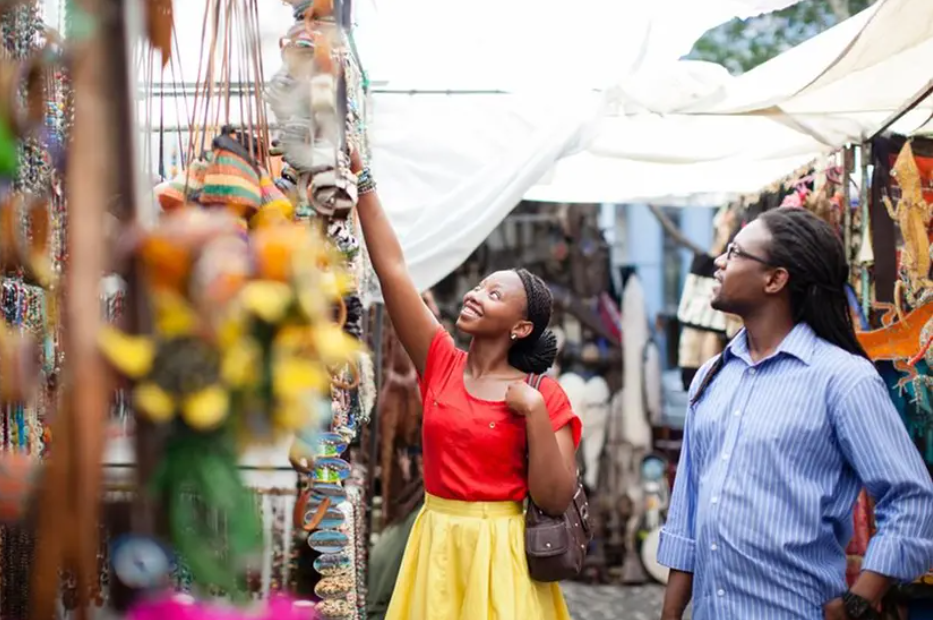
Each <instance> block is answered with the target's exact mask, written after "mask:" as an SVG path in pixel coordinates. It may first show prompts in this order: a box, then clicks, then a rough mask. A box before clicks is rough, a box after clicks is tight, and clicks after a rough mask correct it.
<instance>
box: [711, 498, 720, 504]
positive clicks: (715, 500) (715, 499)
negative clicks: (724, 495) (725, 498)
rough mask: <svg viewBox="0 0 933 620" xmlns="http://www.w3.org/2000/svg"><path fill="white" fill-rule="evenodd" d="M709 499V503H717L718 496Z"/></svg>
mask: <svg viewBox="0 0 933 620" xmlns="http://www.w3.org/2000/svg"><path fill="white" fill-rule="evenodd" d="M709 501H710V503H711V504H718V503H719V498H718V497H714V498H713V499H711V500H709Z"/></svg>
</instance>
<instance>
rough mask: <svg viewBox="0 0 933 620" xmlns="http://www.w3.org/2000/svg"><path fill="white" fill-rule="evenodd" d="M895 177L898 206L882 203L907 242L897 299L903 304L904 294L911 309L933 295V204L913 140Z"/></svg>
mask: <svg viewBox="0 0 933 620" xmlns="http://www.w3.org/2000/svg"><path fill="white" fill-rule="evenodd" d="M891 174H892V176H893V177H894V178H895V179H896V180H897V183H898V185H899V186H900V189H901V195H900V199H899V200H898V201H897V206H895V205H894V204H893V203H892V202H891V199H890V198H889V197H887V196H884V197H883V198H882V200H883V201H884V206H885V208H886V209H887V211H888V215H890V216H891V219H893V220H894V221H895V222H897V224H898V227H899V228H900V230H901V237H903V239H904V245H903V247H902V249H901V253H900V254H901V256H900V267H901V271H902V274H903V276H902V279H900V280H898V281H897V282H896V283H895V288H894V297H895V299H896V300H899V299H900V298H901V296H902V294H903V296H904V298H906V300H907V301H908V303H909V304H910V305H915V304H918V303H921V302H922V301H924V300H926V299H928V298H929V296H930V295H931V294H933V280H931V279H930V267H931V260H933V258H931V256H933V244H931V243H930V232H929V226H930V222H931V221H933V204H931V203H928V202H927V201H926V200H925V199H924V195H923V181H922V179H921V175H920V168H919V167H918V166H917V161H916V159H915V158H914V152H913V148H912V147H911V146H910V140H908V141H906V142H905V143H904V147H903V148H902V149H901V152H900V153H899V154H898V156H897V159H896V160H895V162H894V167H893V168H892V170H891ZM901 320H903V316H901Z"/></svg>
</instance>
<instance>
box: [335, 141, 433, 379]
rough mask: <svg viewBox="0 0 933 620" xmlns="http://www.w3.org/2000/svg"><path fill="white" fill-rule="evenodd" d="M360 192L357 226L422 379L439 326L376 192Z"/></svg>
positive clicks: (355, 166)
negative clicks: (360, 230) (425, 300)
mask: <svg viewBox="0 0 933 620" xmlns="http://www.w3.org/2000/svg"><path fill="white" fill-rule="evenodd" d="M361 168H362V166H361V164H360V160H359V157H358V156H357V155H356V154H354V155H353V171H354V172H357V173H358V172H359V171H360V170H361ZM364 185H365V183H364ZM360 189H361V191H363V192H364V193H362V194H361V195H360V199H359V203H358V205H357V211H358V213H359V218H360V225H361V226H362V228H363V237H364V239H365V242H366V249H367V250H368V251H369V257H370V260H371V261H372V263H373V269H374V270H375V271H376V277H377V278H379V284H380V285H381V287H382V298H383V299H384V300H385V304H386V310H387V311H388V313H389V317H390V318H391V319H392V325H393V327H394V328H395V332H396V334H397V335H398V339H399V342H401V343H402V346H403V347H405V351H407V352H408V356H409V357H410V358H411V360H412V362H414V364H415V368H416V369H417V370H418V374H419V375H421V376H424V366H425V363H426V362H427V359H428V348H430V346H431V340H432V339H433V338H434V334H435V333H436V332H437V329H438V326H439V323H438V321H437V319H436V318H435V316H434V314H433V313H432V312H431V311H430V310H429V309H428V307H427V306H426V305H425V303H424V301H423V300H422V299H421V293H420V292H419V291H418V289H417V288H415V283H414V282H413V281H412V279H411V276H410V275H409V273H408V267H407V266H406V265H405V257H404V255H403V254H402V246H401V244H399V241H398V237H397V236H396V235H395V231H394V230H392V225H391V224H390V223H389V218H388V217H386V214H385V211H384V210H383V209H382V204H381V203H380V202H379V197H378V196H377V195H376V192H375V191H366V188H365V187H361V188H360Z"/></svg>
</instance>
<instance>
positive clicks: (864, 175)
mask: <svg viewBox="0 0 933 620" xmlns="http://www.w3.org/2000/svg"><path fill="white" fill-rule="evenodd" d="M859 157H860V159H859V164H860V166H859V168H860V170H861V175H860V176H861V182H862V185H861V187H860V188H859V190H860V191H859V201H860V203H861V204H860V205H859V206H860V207H861V209H862V221H861V237H862V243H865V237H866V235H870V234H871V228H870V218H871V210H870V208H869V206H870V202H871V179H870V178H869V176H868V165H869V162H870V161H871V143H870V142H866V143H864V144H862V147H861V149H859ZM861 275H862V312H863V313H864V315H865V316H867V317H870V316H871V282H870V281H869V278H868V265H862V274H861Z"/></svg>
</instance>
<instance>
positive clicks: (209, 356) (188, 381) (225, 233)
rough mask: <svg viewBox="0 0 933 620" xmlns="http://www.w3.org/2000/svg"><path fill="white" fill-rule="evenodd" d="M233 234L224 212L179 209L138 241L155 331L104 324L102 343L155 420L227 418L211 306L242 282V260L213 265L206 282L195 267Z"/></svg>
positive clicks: (202, 428)
mask: <svg viewBox="0 0 933 620" xmlns="http://www.w3.org/2000/svg"><path fill="white" fill-rule="evenodd" d="M236 239H237V235H236V223H235V221H233V219H232V218H231V217H229V216H227V215H226V214H222V213H206V212H203V211H200V210H197V209H183V210H180V211H177V212H175V213H173V214H171V215H169V216H168V217H166V218H165V219H164V220H163V223H162V225H161V226H160V227H159V228H157V229H156V230H155V231H153V232H152V233H151V234H148V235H146V236H145V237H144V238H142V239H141V240H140V243H139V245H138V247H137V252H138V254H139V256H140V258H141V261H142V265H143V273H144V274H145V276H146V284H147V285H148V287H149V299H150V309H151V313H152V317H153V331H152V334H149V335H138V336H136V335H129V334H126V333H124V332H122V331H120V330H119V329H117V328H116V327H113V326H107V327H105V328H104V329H103V330H102V331H101V333H100V335H99V343H100V347H101V350H102V352H103V354H104V356H105V357H106V358H107V360H108V361H109V362H110V363H111V364H112V365H113V367H114V368H115V369H116V370H117V371H118V372H119V373H120V374H122V375H123V376H124V377H126V378H128V379H130V380H132V381H133V382H134V387H133V390H132V394H133V401H134V404H135V407H136V409H137V410H138V411H139V412H140V413H141V414H143V415H145V416H146V417H147V418H148V419H149V420H150V421H152V422H154V423H157V424H164V423H168V422H171V421H174V420H176V419H178V420H179V421H180V422H181V423H182V424H184V425H185V426H186V427H187V428H188V429H190V430H193V431H196V432H207V431H213V430H216V429H218V428H219V427H221V426H222V425H223V423H224V422H225V420H227V418H228V416H229V413H230V398H229V393H228V390H227V389H226V386H224V385H223V383H222V381H221V366H222V352H221V350H220V348H219V347H218V346H217V341H216V340H217V339H216V325H215V323H214V322H213V320H212V319H213V314H212V313H211V312H209V309H210V308H213V307H217V306H218V305H222V304H221V303H220V302H222V301H224V300H229V299H230V298H232V297H234V296H235V295H236V293H237V292H238V291H239V290H240V289H241V288H242V286H243V284H244V282H245V281H246V276H247V274H246V272H245V271H246V267H245V265H246V261H245V259H244V260H243V261H242V265H240V266H239V267H237V263H236V261H230V260H228V261H225V263H224V271H222V272H221V271H218V270H216V269H215V270H214V271H213V272H210V279H209V280H208V279H207V276H206V275H205V269H204V268H199V266H198V265H199V262H210V263H216V260H211V259H213V258H216V256H215V255H214V254H211V250H212V249H213V248H215V247H217V246H223V245H224V244H225V243H226V242H229V241H230V240H232V241H233V242H234V243H236ZM205 257H206V258H205ZM195 285H196V286H195ZM194 289H197V290H194ZM192 300H193V302H194V303H192Z"/></svg>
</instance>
